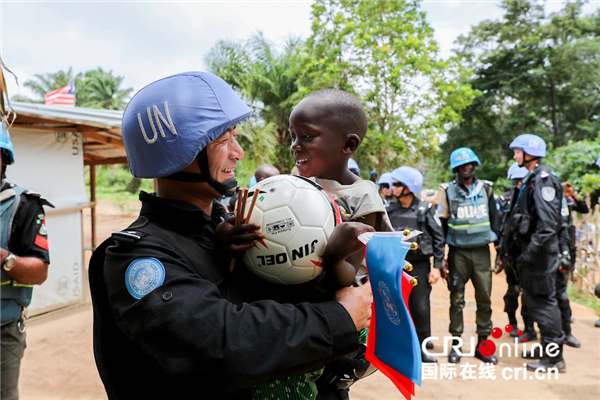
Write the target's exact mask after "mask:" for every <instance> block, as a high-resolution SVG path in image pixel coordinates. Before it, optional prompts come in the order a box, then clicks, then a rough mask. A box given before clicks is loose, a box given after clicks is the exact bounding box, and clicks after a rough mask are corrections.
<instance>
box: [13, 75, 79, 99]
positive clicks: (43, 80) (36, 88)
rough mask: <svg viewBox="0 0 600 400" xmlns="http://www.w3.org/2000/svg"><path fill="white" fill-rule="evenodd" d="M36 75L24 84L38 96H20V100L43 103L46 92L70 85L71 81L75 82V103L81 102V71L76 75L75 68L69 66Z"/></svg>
mask: <svg viewBox="0 0 600 400" xmlns="http://www.w3.org/2000/svg"><path fill="white" fill-rule="evenodd" d="M34 77H35V79H29V80H27V81H25V83H24V84H23V86H25V87H27V88H29V89H30V90H31V91H32V92H33V93H34V94H36V95H37V98H36V99H28V98H27V97H23V96H19V98H18V101H29V102H31V103H43V102H44V95H45V94H46V93H50V92H51V91H53V90H56V89H58V88H61V87H63V86H65V85H68V84H69V83H75V104H77V105H79V104H80V99H79V97H78V93H77V88H78V86H79V85H80V84H81V73H79V74H76V75H74V74H73V68H69V69H68V70H67V71H63V70H62V69H61V70H60V71H58V72H55V73H49V74H35V75H34ZM15 100H17V99H15Z"/></svg>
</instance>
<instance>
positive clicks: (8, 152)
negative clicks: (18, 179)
mask: <svg viewBox="0 0 600 400" xmlns="http://www.w3.org/2000/svg"><path fill="white" fill-rule="evenodd" d="M0 149H2V153H3V154H4V156H5V157H6V156H8V157H6V162H5V163H4V164H6V165H9V164H12V163H14V162H15V151H14V148H13V144H12V142H11V141H10V133H8V130H4V126H2V136H0Z"/></svg>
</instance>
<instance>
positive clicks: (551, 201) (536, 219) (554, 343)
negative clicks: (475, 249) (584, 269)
mask: <svg viewBox="0 0 600 400" xmlns="http://www.w3.org/2000/svg"><path fill="white" fill-rule="evenodd" d="M510 148H511V149H513V150H514V154H515V155H514V159H515V161H516V162H517V163H518V164H519V166H521V167H525V168H527V170H528V171H529V173H528V174H527V176H526V177H525V179H524V181H523V186H521V188H520V189H516V188H515V189H514V190H513V195H512V197H513V201H512V202H511V209H510V214H509V217H508V219H507V223H506V225H505V228H504V231H503V233H502V236H503V237H502V242H503V245H502V248H501V256H503V258H504V259H506V257H512V258H513V259H515V264H516V268H517V269H518V270H519V272H520V274H521V286H522V288H523V302H524V303H525V304H526V306H527V309H528V313H529V315H531V317H532V318H533V320H534V321H535V322H537V324H538V326H539V328H540V333H541V337H542V338H541V342H542V349H541V351H538V350H540V349H539V348H537V347H536V351H532V352H526V353H524V354H523V357H524V358H541V359H540V361H538V362H532V363H528V364H527V369H529V370H532V371H535V370H537V369H540V370H542V371H546V370H548V369H549V368H556V369H558V371H559V372H566V364H565V360H564V358H563V340H564V336H565V335H564V333H563V331H562V326H561V320H560V311H559V308H558V304H557V301H556V292H555V287H556V283H555V279H556V278H555V277H556V272H557V270H558V267H559V232H560V230H561V229H562V227H563V221H562V217H561V201H562V197H563V195H562V186H561V184H560V181H559V180H558V179H557V178H556V176H555V175H554V174H553V173H552V171H551V170H550V169H549V168H548V167H546V166H545V165H543V164H542V163H541V159H542V158H544V157H545V156H546V142H544V140H543V139H542V138H540V137H539V136H536V135H531V134H523V135H519V136H517V138H516V139H515V140H513V142H512V143H511V144H510ZM502 262H503V260H502V259H501V260H500V263H502Z"/></svg>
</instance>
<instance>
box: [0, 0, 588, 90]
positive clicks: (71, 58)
mask: <svg viewBox="0 0 600 400" xmlns="http://www.w3.org/2000/svg"><path fill="white" fill-rule="evenodd" d="M311 4H312V1H286V0H279V1H243V0H239V1H119V0H107V1H86V0H75V1H72V0H66V1H43V0H42V1H28V0H12V1H11V0H9V1H7V0H0V55H1V56H2V60H3V61H4V63H5V64H6V65H7V66H8V68H10V69H11V70H12V71H13V72H14V73H15V74H16V75H17V77H18V79H19V83H20V84H21V87H20V88H17V86H16V85H15V84H14V79H13V78H12V77H10V76H8V77H7V80H8V84H9V94H10V95H11V96H13V95H15V94H22V95H25V96H29V97H32V95H31V93H30V92H29V91H28V90H27V89H26V88H24V87H23V86H22V83H23V82H25V81H26V80H28V79H32V78H33V75H34V74H45V73H52V72H57V71H58V70H61V69H62V70H67V69H69V67H72V68H73V71H74V72H75V73H77V72H85V71H88V70H90V69H95V68H97V67H102V68H103V69H104V70H112V71H113V73H114V74H115V75H118V76H124V77H125V80H124V82H123V85H122V87H123V88H127V87H133V88H134V90H135V91H137V90H139V89H141V88H142V87H143V86H144V85H146V84H148V83H150V82H152V81H154V80H156V79H159V78H162V77H164V76H167V75H170V74H174V73H177V72H184V71H194V70H204V69H205V68H204V65H203V61H202V60H203V58H204V56H205V54H206V53H207V52H208V51H209V50H210V48H211V47H212V46H213V45H214V44H215V43H216V42H217V41H218V40H220V39H246V38H247V37H248V36H250V35H251V34H252V33H253V32H255V31H256V30H262V31H263V32H264V34H265V36H266V37H267V38H268V39H270V40H273V41H275V42H282V41H283V39H284V38H285V37H287V36H288V35H289V34H293V35H296V36H301V37H302V38H307V37H308V36H309V35H310V5H311ZM562 5H563V1H548V2H547V7H546V9H547V10H548V11H557V10H559V9H560V8H561V7H562ZM598 7H600V0H593V1H591V2H590V3H589V4H587V5H586V6H585V8H584V11H585V13H590V12H592V11H593V10H595V9H596V8H598ZM422 9H423V10H424V11H425V12H426V14H427V20H428V22H429V23H430V25H431V26H432V27H433V29H434V30H435V38H436V40H437V41H438V43H439V45H440V48H441V56H442V57H444V58H445V57H448V55H449V54H450V53H451V49H452V47H453V45H452V43H453V42H454V40H455V39H456V37H457V36H458V35H459V34H466V33H468V32H469V29H470V27H471V26H472V25H476V24H478V23H479V22H481V21H483V20H485V19H492V20H496V19H500V17H501V16H502V12H501V10H500V9H499V8H498V1H447V0H437V1H424V2H423V4H422Z"/></svg>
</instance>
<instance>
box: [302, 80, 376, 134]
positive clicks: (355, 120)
mask: <svg viewBox="0 0 600 400" xmlns="http://www.w3.org/2000/svg"><path fill="white" fill-rule="evenodd" d="M310 97H314V98H319V99H323V100H327V101H329V102H330V103H331V104H332V105H333V106H334V107H335V108H336V110H335V113H336V117H339V120H340V123H341V124H342V125H343V126H344V127H345V128H346V129H345V130H346V131H350V132H351V133H355V134H357V135H358V136H360V138H361V139H363V138H364V137H365V134H366V133H367V126H368V119H367V113H366V112H365V109H364V108H363V106H362V104H360V101H358V99H357V98H356V97H354V96H353V95H352V94H350V93H348V92H344V91H343V90H337V89H323V90H317V91H316V92H312V93H310V94H309V95H308V96H306V98H310Z"/></svg>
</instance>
